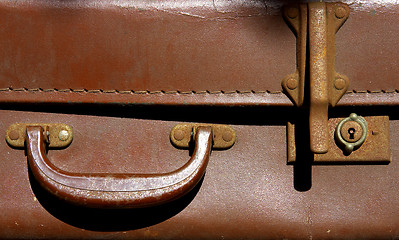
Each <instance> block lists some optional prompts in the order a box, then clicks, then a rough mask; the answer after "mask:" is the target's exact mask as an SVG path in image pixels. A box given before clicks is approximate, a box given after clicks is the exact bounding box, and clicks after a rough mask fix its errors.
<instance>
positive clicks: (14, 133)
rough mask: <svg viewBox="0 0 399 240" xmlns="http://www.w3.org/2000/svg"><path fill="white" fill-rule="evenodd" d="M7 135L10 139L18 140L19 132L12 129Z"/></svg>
mask: <svg viewBox="0 0 399 240" xmlns="http://www.w3.org/2000/svg"><path fill="white" fill-rule="evenodd" d="M8 137H10V139H11V140H14V141H15V140H18V138H19V133H18V131H17V130H12V131H11V132H9V133H8Z"/></svg>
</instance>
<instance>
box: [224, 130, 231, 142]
mask: <svg viewBox="0 0 399 240" xmlns="http://www.w3.org/2000/svg"><path fill="white" fill-rule="evenodd" d="M222 138H223V140H224V141H225V142H230V141H231V140H233V134H232V132H230V131H225V132H224V133H223V134H222Z"/></svg>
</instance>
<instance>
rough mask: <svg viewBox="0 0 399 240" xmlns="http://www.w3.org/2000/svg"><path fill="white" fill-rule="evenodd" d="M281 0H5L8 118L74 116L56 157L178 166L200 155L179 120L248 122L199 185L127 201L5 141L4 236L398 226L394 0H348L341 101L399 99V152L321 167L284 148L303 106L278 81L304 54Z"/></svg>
mask: <svg viewBox="0 0 399 240" xmlns="http://www.w3.org/2000/svg"><path fill="white" fill-rule="evenodd" d="M285 2H289V1H265V2H261V1H244V0H243V1H227V0H215V1H196V0H194V1H183V0H177V1H162V2H159V1H127V0H115V1H99V0H89V1H84V2H83V1H60V0H59V1H58V0H57V1H45V0H43V1H31V0H26V1H0V22H1V23H2V24H0V46H1V47H0V103H1V104H0V108H1V109H2V110H0V132H3V133H5V130H6V129H7V127H8V126H9V125H11V124H13V123H16V122H61V123H67V124H69V125H71V126H72V127H73V128H74V131H75V138H74V140H73V142H72V144H71V146H69V147H68V148H66V149H63V150H49V152H48V155H49V157H50V159H51V160H52V161H53V163H54V164H55V165H56V166H57V167H59V168H61V169H64V170H67V171H72V172H81V173H83V172H115V173H163V172H169V171H173V170H175V169H177V168H179V167H180V166H182V165H183V164H184V163H186V161H187V159H188V158H189V151H187V150H180V149H176V148H174V147H173V146H172V145H171V143H170V141H169V132H170V130H171V129H172V127H173V126H174V125H175V124H177V123H181V122H186V121H188V122H211V123H225V124H230V125H231V126H232V127H233V128H234V129H235V131H236V133H237V142H236V144H235V145H234V146H233V147H232V148H231V149H229V150H225V151H212V153H211V158H210V162H209V165H208V167H207V171H206V174H205V176H204V178H203V180H202V182H200V185H198V186H197V187H196V188H195V189H194V190H193V191H191V192H190V193H189V194H188V195H186V196H185V197H183V198H182V199H179V200H176V201H174V202H172V203H169V204H166V205H162V206H160V207H153V208H145V209H136V210H123V211H119V210H96V209H89V208H81V207H76V206H72V205H68V204H67V203H64V202H62V201H60V200H57V199H55V198H53V197H51V196H50V195H48V194H47V193H46V192H45V191H44V190H43V189H42V188H41V187H40V185H39V184H38V183H37V182H36V181H35V180H34V178H33V177H32V174H30V173H29V170H28V165H27V158H26V156H25V154H24V150H22V149H13V148H11V147H10V146H8V145H7V144H6V142H5V141H3V142H0V152H1V153H2V157H1V161H0V178H1V181H0V193H1V194H0V238H17V239H20V238H47V239H54V238H65V239H66V238H69V239H71V238H108V239H122V238H125V239H126V238H129V239H156V238H169V239H170V238H172V239H199V238H201V239H215V238H223V239H238V238H249V239H276V238H288V239H304V238H310V239H317V238H319V239H320V238H322V239H325V238H339V239H342V238H351V239H359V238H368V239H375V238H396V237H397V236H398V234H399V197H398V194H397V192H398V186H399V181H398V180H397V179H398V176H397V175H398V172H399V163H398V157H397V156H398V153H399V148H398V147H397V146H396V144H395V143H396V142H397V141H398V139H399V125H398V124H399V123H398V121H397V119H399V118H398V115H397V114H396V113H395V112H397V107H395V106H396V105H398V103H399V97H398V90H397V89H398V87H399V86H398V81H397V76H398V73H399V68H397V66H398V61H399V52H398V51H399V50H398V48H396V47H394V46H396V45H397V44H396V43H397V39H398V38H399V36H398V35H399V30H398V28H397V24H398V21H399V19H398V18H397V13H398V11H399V7H398V5H397V4H395V3H394V2H391V1H389V2H381V1H377V0H374V1H367V2H364V1H346V2H347V3H349V4H350V8H351V11H352V13H351V15H350V17H349V19H348V21H347V22H346V23H345V24H344V26H343V27H342V28H341V30H340V31H339V33H338V34H337V39H336V70H337V71H338V72H340V73H343V74H345V75H347V76H348V77H349V79H350V82H351V85H350V90H351V92H350V93H348V94H346V95H345V96H344V97H343V99H342V100H341V101H340V103H339V105H338V107H337V108H335V109H333V110H331V111H330V114H331V115H332V116H334V115H339V116H347V115H348V114H349V113H350V112H352V111H356V113H358V114H361V115H390V117H391V121H390V124H391V132H390V134H391V139H392V140H391V149H392V162H391V163H390V164H389V165H350V166H342V165H333V166H313V167H310V166H308V165H307V164H308V163H307V162H306V161H307V159H303V160H302V161H300V162H302V163H301V164H299V165H295V166H289V165H287V163H286V161H287V157H286V131H285V124H286V122H287V121H288V120H289V119H293V118H295V117H296V116H297V115H296V114H297V111H296V110H293V109H292V108H291V106H292V103H291V102H290V101H289V99H288V98H287V97H286V96H285V95H284V94H283V93H281V80H282V79H283V78H284V76H286V75H287V74H290V73H291V72H292V71H293V70H294V69H295V66H296V63H295V36H294V35H293V34H292V33H291V31H290V29H289V28H288V26H287V25H286V23H285V22H284V21H283V18H282V17H281V16H280V7H281V6H282V5H284V4H285ZM384 4H385V5H384ZM65 89H66V90H65ZM115 90H117V91H115ZM353 90H354V91H353ZM124 91H127V92H124ZM40 103H45V105H41V104H40ZM59 103H62V104H59ZM138 104H140V105H141V106H140V107H138V106H136V105H138ZM124 105H133V107H132V106H130V107H127V108H125V107H122V106H124ZM153 105H169V107H167V106H164V107H155V106H153ZM171 105H172V106H174V107H172V106H171ZM185 105H199V106H191V107H186V106H185ZM368 105H379V108H370V107H367V106H368ZM175 106H178V107H175ZM204 106H206V107H204ZM211 106H213V107H211ZM216 106H218V107H216ZM220 106H229V107H231V108H226V107H220ZM242 106H250V107H248V108H241V107H242ZM354 106H358V107H360V108H356V109H355V108H354ZM386 106H390V107H386ZM282 107H285V108H282ZM15 110H18V111H15Z"/></svg>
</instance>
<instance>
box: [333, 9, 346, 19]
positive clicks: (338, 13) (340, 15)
mask: <svg viewBox="0 0 399 240" xmlns="http://www.w3.org/2000/svg"><path fill="white" fill-rule="evenodd" d="M345 15H346V9H345V8H343V7H338V8H337V9H335V16H336V17H337V18H343V17H345Z"/></svg>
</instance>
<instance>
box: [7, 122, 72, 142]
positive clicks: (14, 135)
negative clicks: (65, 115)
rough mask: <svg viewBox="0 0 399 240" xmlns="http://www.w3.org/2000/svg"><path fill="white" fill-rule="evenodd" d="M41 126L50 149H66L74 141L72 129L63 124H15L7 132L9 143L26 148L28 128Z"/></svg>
mask: <svg viewBox="0 0 399 240" xmlns="http://www.w3.org/2000/svg"><path fill="white" fill-rule="evenodd" d="M28 126H40V127H42V128H43V129H44V136H45V138H46V139H45V141H46V142H47V144H48V147H50V148H64V147H67V146H68V145H69V144H71V142H72V140H73V130H72V127H70V126H68V125H66V124H63V123H14V124H12V125H11V126H10V127H8V129H7V131H6V141H7V143H8V144H9V145H10V146H12V147H16V148H23V147H25V138H26V127H28Z"/></svg>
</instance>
